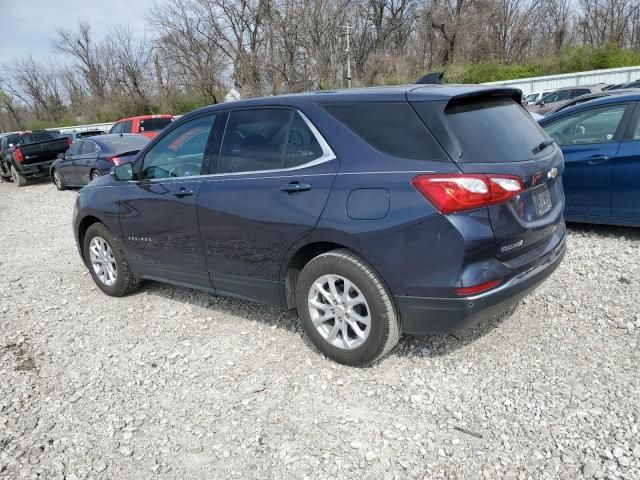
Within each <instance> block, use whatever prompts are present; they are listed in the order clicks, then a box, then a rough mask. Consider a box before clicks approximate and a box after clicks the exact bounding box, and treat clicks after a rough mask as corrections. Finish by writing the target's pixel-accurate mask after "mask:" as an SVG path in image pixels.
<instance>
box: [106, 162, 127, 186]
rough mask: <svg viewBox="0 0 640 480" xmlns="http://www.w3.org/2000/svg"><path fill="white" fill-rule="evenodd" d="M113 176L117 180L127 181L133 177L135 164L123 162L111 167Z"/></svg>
mask: <svg viewBox="0 0 640 480" xmlns="http://www.w3.org/2000/svg"><path fill="white" fill-rule="evenodd" d="M110 173H111V177H112V178H115V179H116V180H120V181H126V180H131V179H132V178H133V166H132V165H131V163H129V162H127V163H121V164H120V165H116V166H115V167H113V168H112V169H111V172H110Z"/></svg>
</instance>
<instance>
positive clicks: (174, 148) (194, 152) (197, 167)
mask: <svg viewBox="0 0 640 480" xmlns="http://www.w3.org/2000/svg"><path fill="white" fill-rule="evenodd" d="M214 119H215V115H206V116H204V117H198V118H194V119H193V120H190V121H188V122H186V123H184V124H182V125H180V126H179V127H178V128H176V129H174V130H173V131H172V132H170V133H169V134H167V135H165V136H164V137H163V138H162V139H161V140H160V141H159V142H158V143H156V144H155V145H154V146H153V147H152V148H151V149H150V150H149V151H148V152H147V153H146V155H145V157H144V161H143V165H142V172H141V178H142V179H154V178H174V177H190V176H194V175H200V174H201V173H202V164H203V162H204V154H205V151H206V148H207V143H208V139H209V133H210V132H211V127H212V126H213V121H214Z"/></svg>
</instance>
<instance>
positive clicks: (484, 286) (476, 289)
mask: <svg viewBox="0 0 640 480" xmlns="http://www.w3.org/2000/svg"><path fill="white" fill-rule="evenodd" d="M500 282H502V280H491V281H490V282H485V283H481V284H479V285H473V286H471V287H460V288H456V293H457V294H458V295H475V294H476V293H482V292H486V291H487V290H491V289H492V288H494V287H497V286H498V285H500Z"/></svg>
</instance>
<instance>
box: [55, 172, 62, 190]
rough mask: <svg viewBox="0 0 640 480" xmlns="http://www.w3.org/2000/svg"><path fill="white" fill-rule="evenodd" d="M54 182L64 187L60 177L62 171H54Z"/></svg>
mask: <svg viewBox="0 0 640 480" xmlns="http://www.w3.org/2000/svg"><path fill="white" fill-rule="evenodd" d="M53 182H54V183H55V184H56V187H58V188H59V189H61V188H62V178H61V177H60V172H59V171H58V170H54V171H53Z"/></svg>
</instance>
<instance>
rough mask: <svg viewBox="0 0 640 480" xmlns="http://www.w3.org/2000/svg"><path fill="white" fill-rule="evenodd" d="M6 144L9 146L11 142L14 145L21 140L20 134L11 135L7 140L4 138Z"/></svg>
mask: <svg viewBox="0 0 640 480" xmlns="http://www.w3.org/2000/svg"><path fill="white" fill-rule="evenodd" d="M4 142H6V143H4V145H5V146H7V147H8V146H9V144H11V145H13V146H14V147H15V146H16V145H17V144H18V143H19V142H20V135H9V136H8V137H7V138H6V139H5V140H4Z"/></svg>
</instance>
